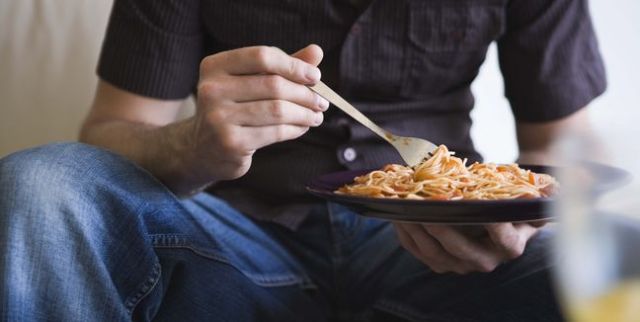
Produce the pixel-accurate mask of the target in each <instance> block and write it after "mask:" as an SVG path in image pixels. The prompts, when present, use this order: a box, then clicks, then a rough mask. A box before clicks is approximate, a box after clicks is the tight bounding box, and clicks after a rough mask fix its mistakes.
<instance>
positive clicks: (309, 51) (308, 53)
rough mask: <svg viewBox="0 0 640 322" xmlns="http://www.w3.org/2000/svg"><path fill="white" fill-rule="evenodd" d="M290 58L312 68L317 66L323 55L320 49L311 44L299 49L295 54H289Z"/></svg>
mask: <svg viewBox="0 0 640 322" xmlns="http://www.w3.org/2000/svg"><path fill="white" fill-rule="evenodd" d="M291 56H293V57H296V58H299V59H302V60H303V61H305V62H307V63H309V64H311V65H313V66H318V65H320V62H321V61H322V57H323V56H324V53H323V52H322V48H320V46H318V45H315V44H311V45H309V46H307V47H304V48H302V49H300V50H299V51H297V52H296V53H294V54H291Z"/></svg>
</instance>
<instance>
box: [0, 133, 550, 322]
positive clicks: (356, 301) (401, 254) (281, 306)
mask: <svg viewBox="0 0 640 322" xmlns="http://www.w3.org/2000/svg"><path fill="white" fill-rule="evenodd" d="M54 149H67V150H70V151H73V152H76V153H78V154H84V155H86V154H92V155H91V157H90V158H89V157H85V158H83V157H81V156H79V155H75V156H73V157H70V158H73V159H75V160H74V162H76V161H78V162H79V163H78V162H76V163H77V164H74V165H72V166H76V167H77V166H87V165H89V166H93V164H92V162H91V158H96V157H99V159H101V160H106V159H108V160H110V161H109V162H111V163H109V166H112V167H115V168H117V169H115V170H113V171H112V172H110V171H111V170H108V171H107V170H105V171H103V172H105V173H106V174H103V175H102V177H101V179H102V180H106V181H107V182H109V180H113V179H114V178H113V176H114V175H117V174H118V173H125V172H126V173H130V175H129V176H137V177H138V178H137V179H135V180H133V181H132V182H133V183H130V182H128V185H132V186H133V188H130V187H125V186H119V187H118V189H113V187H112V188H110V189H97V188H96V189H88V190H86V191H87V192H88V193H89V194H90V195H91V194H97V195H95V196H94V197H96V198H100V197H106V198H108V200H110V202H112V203H114V202H119V201H122V200H127V202H129V203H131V204H132V205H131V206H130V207H129V208H128V211H131V212H132V213H131V214H127V217H126V218H124V220H125V221H129V220H130V221H131V225H130V226H131V227H136V229H133V228H132V229H127V230H126V231H128V233H127V234H138V233H141V232H142V233H143V234H145V236H144V237H145V238H143V239H144V241H145V242H146V243H148V245H142V246H141V245H132V247H131V248H136V247H138V248H140V249H141V252H142V253H144V250H145V248H144V247H149V246H150V247H152V252H153V253H155V256H156V258H155V259H153V258H149V259H145V260H140V259H139V260H138V261H136V264H135V266H134V267H125V268H120V269H121V271H118V272H112V273H114V274H120V275H122V274H127V275H128V276H131V278H135V279H136V281H127V280H126V279H118V278H116V279H115V280H116V281H120V280H125V281H127V283H129V284H131V285H136V287H135V288H132V287H129V288H127V291H128V292H129V293H131V294H126V295H125V296H124V298H126V299H127V305H128V306H135V311H134V313H135V316H136V317H140V318H143V319H144V317H145V316H146V317H147V318H151V317H152V316H154V315H156V314H157V316H156V317H155V318H156V319H158V320H163V318H164V320H171V319H176V318H178V317H181V320H187V319H189V318H191V319H193V320H199V319H201V318H206V317H211V316H216V317H218V318H220V319H221V320H224V319H232V317H233V318H234V319H236V320H237V319H241V320H249V319H250V318H254V319H259V320H269V319H277V320H282V321H285V320H299V319H304V320H312V319H317V320H324V319H326V318H327V317H333V318H342V319H344V320H358V319H360V320H376V319H380V320H387V319H389V318H391V317H392V316H395V317H399V318H405V319H412V320H427V319H428V320H436V321H437V320H438V319H441V320H447V321H454V320H455V319H459V320H464V319H465V318H468V319H470V320H473V317H486V318H491V319H492V320H494V321H495V320H498V319H503V320H509V319H508V318H507V317H511V318H510V320H513V319H518V318H522V317H523V315H522V314H523V312H526V311H527V309H526V308H527V307H533V308H536V306H537V303H540V304H541V305H542V306H543V307H542V312H543V313H542V315H539V316H542V317H544V316H545V315H544V314H548V315H546V317H547V319H546V320H553V319H554V317H553V314H554V313H555V310H556V308H555V306H554V305H555V304H554V303H555V302H554V301H553V299H552V293H551V291H550V287H549V282H548V278H547V273H546V272H547V262H546V260H545V259H544V249H545V247H544V244H545V242H546V239H547V238H546V236H540V238H537V239H535V240H534V241H533V242H532V245H530V246H529V249H528V250H527V252H525V255H524V256H523V257H522V258H520V259H518V260H516V261H514V262H512V263H508V264H505V265H503V266H501V267H500V268H498V270H496V272H494V273H490V274H471V275H467V276H458V275H451V274H444V275H441V274H435V273H431V272H430V271H429V270H428V268H427V267H426V266H424V265H423V264H421V263H420V262H418V261H417V260H416V259H414V258H413V257H412V256H411V255H410V254H409V253H407V252H405V251H404V250H403V249H402V248H401V247H400V246H399V244H398V242H397V241H396V239H395V236H394V232H393V229H392V228H391V226H390V225H389V224H388V223H386V222H382V221H379V220H376V219H367V218H364V217H360V216H358V215H356V214H354V213H352V212H351V211H349V210H347V209H345V208H343V207H341V206H338V205H335V204H329V205H327V204H324V203H318V205H317V207H316V208H315V209H314V211H313V212H314V213H313V214H312V215H311V216H309V217H308V219H307V220H306V221H305V222H304V223H303V225H302V226H301V228H300V229H299V230H298V231H295V232H294V231H290V230H288V229H287V228H285V227H282V226H279V225H277V224H274V223H268V222H259V221H254V220H251V219H248V218H247V217H245V216H243V215H242V214H240V213H238V212H237V211H235V210H234V209H232V208H231V207H230V206H229V205H227V204H226V203H225V202H224V201H222V200H220V199H217V198H215V197H213V196H210V195H206V194H200V195H197V196H195V197H193V198H190V199H187V200H182V201H178V200H177V199H175V197H173V195H171V194H170V193H168V191H166V189H165V188H164V187H162V186H161V185H160V184H159V183H157V182H155V181H154V180H152V179H148V178H145V176H149V175H148V174H147V173H146V172H144V171H143V170H136V169H135V168H136V167H135V166H133V165H132V164H128V162H127V161H124V160H122V159H121V158H117V157H114V156H113V155H112V154H110V153H108V152H105V151H101V150H98V149H95V148H92V147H87V146H82V145H79V144H68V145H61V146H58V147H51V146H50V147H46V148H45V149H44V150H43V151H45V152H46V153H50V154H55V153H52V150H54ZM54 151H55V150H54ZM45 152H42V151H41V152H40V156H41V158H44V160H42V161H43V162H46V161H47V160H46V158H47V157H43V156H42V155H43V154H44V153H45ZM35 153H36V155H37V153H38V152H35ZM57 157H58V158H62V159H64V160H63V161H64V162H70V163H71V161H69V160H68V158H67V159H65V158H64V157H61V156H60V155H57ZM61 162H62V161H61ZM83 162H84V163H83ZM14 163H15V162H14ZM14 167H15V165H14ZM106 167H107V166H104V165H103V168H106ZM67 170H68V169H67ZM98 170H101V169H98ZM102 170H104V169H102ZM125 170H126V171H125ZM51 171H55V170H51ZM118 178H127V176H126V175H123V176H119V177H118ZM44 179H45V180H46V178H44ZM126 180H129V179H126ZM94 181H96V180H94ZM98 181H100V180H98ZM92 182H93V181H92ZM92 182H84V184H92ZM99 184H107V185H108V184H115V183H114V182H110V183H105V182H100V183H99ZM145 188H148V190H150V191H142V190H144V189H145ZM51 189H54V188H53V187H52V188H51ZM131 189H133V190H131ZM132 192H133V193H135V194H140V195H141V196H136V197H132V196H129V195H124V194H131V193H132ZM101 194H102V195H101ZM136 198H137V199H136ZM129 199H135V200H134V201H135V202H134V201H131V200H129ZM138 199H140V200H142V201H140V200H138ZM90 201H91V200H88V201H87V200H85V202H87V203H88V202H90ZM145 202H146V204H145V205H144V207H143V206H141V205H142V204H144V203H145ZM134 204H135V206H134ZM0 207H2V204H0ZM10 209H11V208H10ZM113 209H119V208H118V207H114V205H109V204H107V205H102V209H101V210H100V209H93V210H94V211H96V210H98V211H103V212H104V211H107V210H111V211H112V210H113ZM120 215H122V214H120ZM102 216H106V214H104V213H103V214H102ZM76 217H77V218H80V219H83V218H85V217H86V216H79V215H78V214H76ZM131 217H135V218H133V219H132V218H131ZM74 218H75V217H74ZM0 219H1V218H0ZM1 223H2V221H0V224H1ZM8 226H10V225H8ZM107 226H108V225H107ZM20 227H24V226H19V227H17V229H18V228H20ZM110 227H111V228H113V227H115V226H113V225H112V226H109V227H103V230H102V231H100V232H98V231H95V230H91V229H89V230H88V231H91V233H92V234H109V233H111V234H115V235H113V236H110V237H112V238H120V239H122V240H123V241H124V242H123V243H126V242H129V243H141V240H142V239H140V238H138V239H136V238H135V236H129V235H122V234H121V235H119V236H118V235H117V234H116V232H115V231H109V229H110ZM3 228H4V227H3ZM118 229H121V228H118ZM85 233H86V231H85ZM94 237H95V236H94ZM132 237H133V238H132ZM138 237H140V236H138ZM0 246H1V245H0ZM5 246H6V245H5ZM110 257H113V254H110ZM69 260H71V259H69ZM109 260H113V259H112V258H111V259H109ZM158 263H159V265H158ZM71 264H72V265H73V263H71ZM76 264H78V263H76ZM136 276H138V277H136ZM140 276H146V277H144V278H142V277H140ZM499 301H503V302H506V303H507V304H504V303H499ZM532 302H533V303H532ZM505 305H506V307H505ZM544 306H548V307H549V309H545V308H544ZM545 310H547V311H549V312H545ZM492 314H493V315H492ZM527 314H529V313H527ZM531 314H532V315H531V318H532V320H535V319H534V318H535V314H536V312H533V313H531ZM525 318H526V317H525Z"/></svg>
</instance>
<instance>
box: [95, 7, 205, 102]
mask: <svg viewBox="0 0 640 322" xmlns="http://www.w3.org/2000/svg"><path fill="white" fill-rule="evenodd" d="M199 7H200V1H199V0H160V1H159V0H115V1H114V5H113V9H112V12H111V17H110V20H109V24H108V27H107V33H106V36H105V40H104V43H103V45H102V52H101V54H100V60H99V62H98V69H97V72H98V76H99V77H100V78H101V79H103V80H104V81H106V82H108V83H110V84H112V85H114V86H116V87H119V88H122V89H124V90H127V91H130V92H133V93H136V94H139V95H143V96H148V97H153V98H159V99H181V98H184V97H187V96H188V95H189V94H190V93H192V92H193V90H194V88H195V86H196V84H197V80H198V68H199V64H200V59H201V58H202V57H203V44H202V42H203V35H202V27H201V25H202V24H201V21H200V12H199V11H200V8H199Z"/></svg>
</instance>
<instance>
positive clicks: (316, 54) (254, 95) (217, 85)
mask: <svg viewBox="0 0 640 322" xmlns="http://www.w3.org/2000/svg"><path fill="white" fill-rule="evenodd" d="M321 59H322V51H321V50H320V48H319V47H317V46H309V47H307V48H305V49H303V50H301V51H299V52H298V53H296V54H294V55H292V56H289V55H287V54H285V53H284V52H282V51H280V50H279V49H276V48H272V47H250V48H242V49H237V50H233V51H228V52H223V53H219V54H216V55H212V56H209V57H206V58H205V59H204V60H203V61H202V64H201V66H200V81H199V84H198V100H197V104H196V115H195V116H193V117H191V118H189V119H186V120H183V121H179V122H176V116H177V113H178V110H179V105H180V103H181V102H180V101H163V100H157V99H151V98H146V97H142V96H140V95H136V94H133V93H129V92H127V91H124V90H122V89H118V88H116V87H114V86H112V85H109V84H108V83H106V82H100V84H99V85H98V89H97V93H96V97H95V101H94V103H93V107H92V109H91V112H90V114H89V116H88V117H87V119H86V121H85V123H84V125H83V127H82V130H81V134H80V140H81V141H83V142H86V143H89V144H94V145H97V146H102V147H105V148H107V149H110V150H112V151H114V152H116V153H119V154H121V155H123V156H125V157H127V158H129V159H130V160H132V161H134V162H135V163H137V164H138V165H140V166H142V167H143V168H145V169H147V170H148V171H149V172H151V173H152V174H153V175H154V176H156V177H157V178H158V179H159V180H161V181H162V182H163V183H165V185H167V186H168V187H169V188H170V189H171V190H172V191H173V192H174V193H176V194H177V195H188V194H191V193H193V192H194V191H198V190H199V189H201V188H203V187H205V186H206V185H208V184H209V183H211V182H213V181H215V180H227V179H234V178H237V177H240V176H242V175H244V174H245V173H246V172H247V171H248V170H249V167H250V165H251V159H252V156H253V153H254V152H255V151H256V150H257V149H259V148H262V147H264V146H267V145H270V144H273V143H276V142H281V141H285V140H291V139H295V138H297V137H299V136H301V135H302V134H304V133H305V132H306V131H307V130H308V129H309V127H312V126H318V125H320V124H321V123H322V120H323V116H322V111H324V110H326V108H327V107H328V102H326V101H325V100H324V99H321V98H320V97H319V96H317V95H316V94H314V93H313V92H311V91H310V90H309V89H308V88H307V87H306V86H304V85H305V84H313V83H314V82H316V81H318V80H319V79H320V71H319V70H318V69H317V68H316V67H315V66H316V65H317V64H319V63H320V60H321Z"/></svg>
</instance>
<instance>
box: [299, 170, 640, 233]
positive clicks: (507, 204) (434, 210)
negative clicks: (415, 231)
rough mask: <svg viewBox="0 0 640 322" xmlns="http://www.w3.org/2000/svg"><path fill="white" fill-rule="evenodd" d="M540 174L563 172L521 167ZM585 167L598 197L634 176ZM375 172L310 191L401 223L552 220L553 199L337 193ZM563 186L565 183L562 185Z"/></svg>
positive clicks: (320, 183) (321, 183)
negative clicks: (412, 197)
mask: <svg viewBox="0 0 640 322" xmlns="http://www.w3.org/2000/svg"><path fill="white" fill-rule="evenodd" d="M520 167H521V168H524V169H529V170H531V171H534V172H538V173H556V171H557V170H561V169H558V168H553V167H546V166H537V165H520ZM583 167H584V168H585V169H586V170H587V171H588V172H589V173H590V174H591V175H592V176H594V177H595V178H596V182H598V185H597V186H596V187H595V188H594V193H595V194H601V193H603V192H604V191H607V190H611V189H614V188H616V187H619V186H621V185H623V184H624V183H625V182H626V181H627V180H628V179H629V178H630V174H629V173H628V172H626V171H624V170H622V169H619V168H614V167H611V166H607V165H603V164H597V163H585V164H584V165H583ZM370 171H372V169H369V170H352V171H341V172H335V173H330V174H326V175H323V176H320V177H318V178H316V179H314V180H312V181H311V182H310V183H309V184H308V185H307V190H308V191H309V192H310V193H311V194H313V195H315V196H318V197H320V198H323V199H326V200H328V201H332V202H336V203H340V204H343V205H345V206H348V207H350V208H352V209H354V210H356V211H357V212H358V213H359V214H361V215H363V216H369V217H378V218H384V219H390V220H400V221H419V222H429V223H456V224H481V223H493V222H517V221H536V220H548V219H550V217H551V211H550V207H549V205H550V204H551V202H553V199H551V198H537V199H512V200H455V201H450V200H445V201H442V200H404V199H384V198H369V197H357V196H347V195H342V194H337V193H334V191H335V190H336V189H338V188H339V187H341V186H343V185H345V184H347V183H351V182H353V178H355V177H356V176H360V175H363V174H365V173H368V172H370ZM561 185H562V183H561Z"/></svg>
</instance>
